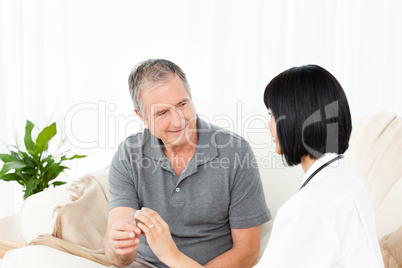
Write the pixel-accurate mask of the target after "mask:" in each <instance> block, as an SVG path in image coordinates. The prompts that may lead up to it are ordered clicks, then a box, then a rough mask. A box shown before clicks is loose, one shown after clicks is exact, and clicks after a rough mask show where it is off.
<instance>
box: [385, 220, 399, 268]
mask: <svg viewBox="0 0 402 268" xmlns="http://www.w3.org/2000/svg"><path fill="white" fill-rule="evenodd" d="M380 246H381V253H382V256H383V259H384V266H385V268H402V227H400V228H399V229H398V230H396V231H395V232H393V233H390V234H388V235H386V236H384V237H383V238H382V239H381V240H380Z"/></svg>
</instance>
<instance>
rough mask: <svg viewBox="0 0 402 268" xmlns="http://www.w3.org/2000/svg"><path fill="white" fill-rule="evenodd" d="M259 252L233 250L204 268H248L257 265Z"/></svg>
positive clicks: (241, 249)
mask: <svg viewBox="0 0 402 268" xmlns="http://www.w3.org/2000/svg"><path fill="white" fill-rule="evenodd" d="M258 255H259V250H257V251H256V252H251V251H250V250H246V249H243V248H232V249H230V250H228V251H226V252H225V253H223V254H222V255H219V256H218V257H216V258H215V259H213V260H211V261H210V262H208V263H207V264H206V265H205V266H204V267H207V268H216V267H231V268H232V267H233V268H237V267H238V268H248V267H253V266H254V265H256V264H257V261H258Z"/></svg>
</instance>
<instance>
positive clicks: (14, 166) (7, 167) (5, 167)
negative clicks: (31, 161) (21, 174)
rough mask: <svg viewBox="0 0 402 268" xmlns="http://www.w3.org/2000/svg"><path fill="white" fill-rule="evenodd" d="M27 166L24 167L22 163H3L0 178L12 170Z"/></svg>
mask: <svg viewBox="0 0 402 268" xmlns="http://www.w3.org/2000/svg"><path fill="white" fill-rule="evenodd" d="M26 166H27V165H25V164H24V163H22V162H19V161H12V162H7V163H4V165H3V168H2V169H1V171H0V176H1V175H4V174H6V173H7V172H8V171H10V170H12V169H20V168H24V167H26Z"/></svg>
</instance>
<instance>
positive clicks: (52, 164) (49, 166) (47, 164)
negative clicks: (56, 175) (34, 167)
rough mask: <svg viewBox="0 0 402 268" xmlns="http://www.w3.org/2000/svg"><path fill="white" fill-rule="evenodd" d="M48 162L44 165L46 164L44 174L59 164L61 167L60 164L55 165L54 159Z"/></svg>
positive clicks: (47, 160) (49, 159)
mask: <svg viewBox="0 0 402 268" xmlns="http://www.w3.org/2000/svg"><path fill="white" fill-rule="evenodd" d="M45 160H46V161H44V163H46V166H45V168H44V169H43V171H42V173H46V172H47V171H48V170H49V169H50V168H51V167H52V166H54V165H56V164H58V165H60V163H55V162H54V160H53V159H51V158H46V159H45Z"/></svg>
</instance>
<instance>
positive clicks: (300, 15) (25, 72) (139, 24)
mask: <svg viewBox="0 0 402 268" xmlns="http://www.w3.org/2000/svg"><path fill="white" fill-rule="evenodd" d="M400 14H402V2H401V1H398V0H395V1H382V0H376V1H362V0H361V1H330V0H328V1H324V0H316V1H313V0H304V1H301V0H299V1H296V0H293V1H291V0H287V1H285V0H284V1H261V0H247V1H233V0H226V1H223V0H220V1H214V0H192V1H185V0H183V1H177V0H175V1H164V0H152V1H139V0H126V1H123V0H119V1H95V0H83V1H65V0H36V1H26V0H1V1H0V26H1V27H0V38H1V42H0V51H1V54H0V57H1V61H0V112H1V116H0V120H1V121H0V124H1V126H2V127H1V128H0V134H1V139H2V140H4V141H5V142H6V143H12V142H13V138H14V136H15V133H17V134H19V135H20V136H21V135H22V132H23V129H24V125H25V120H26V119H30V120H32V121H34V122H35V123H38V124H39V125H40V126H41V127H43V126H44V125H45V124H46V122H49V121H50V118H51V117H52V115H53V120H58V121H60V122H61V123H62V122H64V123H65V124H66V125H65V129H66V132H67V133H66V134H67V135H68V136H69V142H70V143H68V144H67V147H70V148H73V149H74V152H75V153H81V154H87V155H89V157H88V158H87V159H83V160H78V161H76V162H72V163H71V167H72V171H70V172H69V173H68V174H69V177H68V180H69V181H70V180H73V179H76V178H78V177H79V176H81V175H83V174H84V173H86V172H89V171H92V170H95V169H98V168H101V167H103V166H105V165H107V164H108V163H109V162H110V159H111V157H112V155H113V153H114V151H115V150H116V146H117V144H118V143H119V142H121V141H122V140H123V139H124V137H125V136H127V135H128V134H129V133H132V132H134V131H137V130H139V129H141V126H140V125H139V124H137V123H136V121H135V117H134V115H133V107H132V104H131V100H130V97H129V94H128V90H127V77H128V74H129V72H130V70H131V68H132V67H133V66H134V65H135V64H136V63H138V62H139V61H142V60H145V59H148V58H166V59H169V60H172V61H173V62H175V63H177V64H178V65H179V66H181V67H182V68H183V69H184V71H185V72H186V73H187V76H188V79H189V82H190V84H191V86H192V91H193V97H194V101H195V104H196V105H197V104H198V106H197V108H198V110H199V111H203V110H204V111H205V109H208V108H207V107H206V106H203V103H206V102H207V101H208V100H210V99H213V100H214V101H215V103H219V102H220V103H222V105H224V106H229V107H233V108H236V105H237V104H236V103H237V102H238V101H239V100H241V101H242V102H243V103H244V105H254V106H261V111H262V113H263V112H264V108H263V102H262V94H263V90H264V88H265V86H266V84H267V83H268V82H269V80H270V79H271V78H273V77H274V76H275V75H277V74H278V73H279V72H281V71H283V70H285V69H287V68H289V67H292V66H296V65H302V64H309V63H314V64H318V65H321V66H323V67H324V68H326V69H328V70H329V71H330V72H331V73H333V74H334V75H335V77H337V78H338V80H339V81H340V83H341V84H342V85H343V87H344V89H345V91H346V94H347V97H348V99H349V102H350V106H351V109H352V113H353V115H367V114H371V113H374V112H377V111H380V110H388V111H392V112H397V113H399V114H402V105H401V103H402V75H401V74H402V51H401V49H400V48H401V47H402V18H401V16H400ZM214 111H216V112H217V113H219V111H220V107H219V105H216V106H215V107H214ZM14 128H15V131H14ZM20 138H21V137H20ZM2 148H3V150H4V146H2ZM0 149H1V148H0ZM6 187H11V188H13V189H11V190H10V189H8V188H6ZM0 194H1V195H0V204H2V205H1V208H0V217H2V216H5V215H8V214H10V213H12V212H13V211H14V212H15V211H18V207H19V205H18V203H19V202H20V201H18V202H15V201H13V200H14V199H17V200H20V199H21V198H20V196H22V194H21V191H20V188H19V186H17V185H12V186H9V185H7V186H6V185H5V183H1V182H0ZM4 204H7V205H4ZM10 204H11V205H10ZM10 210H12V211H10Z"/></svg>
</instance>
